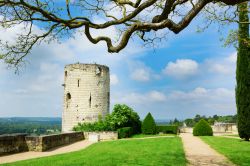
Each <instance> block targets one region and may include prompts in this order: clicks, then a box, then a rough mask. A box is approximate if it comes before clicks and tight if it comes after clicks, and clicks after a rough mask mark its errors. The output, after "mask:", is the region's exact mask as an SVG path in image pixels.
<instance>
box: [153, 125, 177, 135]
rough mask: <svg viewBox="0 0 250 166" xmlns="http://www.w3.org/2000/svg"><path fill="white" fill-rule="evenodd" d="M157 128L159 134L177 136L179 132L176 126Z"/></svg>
mask: <svg viewBox="0 0 250 166" xmlns="http://www.w3.org/2000/svg"><path fill="white" fill-rule="evenodd" d="M156 128H157V132H163V133H171V134H177V132H178V126H176V125H169V126H156Z"/></svg>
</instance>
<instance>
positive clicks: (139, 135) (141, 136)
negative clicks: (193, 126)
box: [131, 134, 177, 138]
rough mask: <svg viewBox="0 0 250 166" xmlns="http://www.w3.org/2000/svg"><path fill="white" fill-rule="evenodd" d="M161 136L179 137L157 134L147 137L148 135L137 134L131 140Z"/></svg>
mask: <svg viewBox="0 0 250 166" xmlns="http://www.w3.org/2000/svg"><path fill="white" fill-rule="evenodd" d="M161 136H177V135H176V134H156V135H147V134H136V135H133V136H132V137H131V138H145V137H161Z"/></svg>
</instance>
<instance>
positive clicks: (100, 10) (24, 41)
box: [0, 0, 247, 66]
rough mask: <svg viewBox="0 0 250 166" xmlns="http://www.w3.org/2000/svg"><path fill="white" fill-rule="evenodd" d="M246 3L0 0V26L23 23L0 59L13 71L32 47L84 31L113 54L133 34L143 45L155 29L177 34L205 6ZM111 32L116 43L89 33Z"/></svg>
mask: <svg viewBox="0 0 250 166" xmlns="http://www.w3.org/2000/svg"><path fill="white" fill-rule="evenodd" d="M246 1H247V0H74V1H73V0H72V1H70V0H65V1H57V0H0V20H1V23H0V26H1V27H3V28H5V29H8V28H11V27H13V26H15V25H19V24H24V25H25V27H26V30H25V32H22V33H19V34H18V37H17V38H16V42H15V43H10V42H5V41H1V42H0V44H1V46H0V47H1V50H2V51H1V53H0V59H3V60H4V61H5V62H6V63H7V64H10V65H14V66H18V65H19V64H20V63H21V62H22V61H23V60H24V57H25V56H26V55H27V54H29V53H30V51H31V49H32V48H33V47H34V46H35V45H36V44H39V43H41V42H42V41H47V42H50V41H51V40H52V39H62V38H64V37H65V35H69V36H70V35H72V33H73V32H74V31H75V30H80V31H81V32H83V33H84V34H85V36H86V37H87V39H88V40H89V41H90V42H92V43H94V44H96V43H99V42H101V41H103V42H105V43H106V45H107V49H108V52H110V53H117V52H119V51H121V50H122V49H124V48H125V47H126V45H127V44H128V42H129V40H130V39H131V37H132V36H133V35H136V36H138V37H139V39H141V40H142V41H143V42H148V43H153V42H154V40H155V39H157V38H160V37H159V36H156V35H155V33H156V31H158V30H163V29H164V30H165V29H166V30H169V31H171V32H173V33H176V34H177V33H179V32H180V31H182V30H183V29H185V28H186V27H187V26H188V25H189V24H190V22H191V21H192V20H193V19H194V18H195V17H196V16H197V15H198V14H199V13H200V12H201V11H202V10H203V9H204V8H205V7H206V6H208V5H209V4H212V3H214V4H216V3H222V4H225V5H236V4H239V3H241V2H246ZM98 18H99V19H98ZM100 20H101V21H100ZM37 27H39V30H37ZM110 27H115V29H117V30H118V32H119V33H118V38H117V39H112V37H111V36H105V35H100V36H97V37H94V36H93V34H92V33H91V31H92V30H101V29H107V28H110ZM163 37H165V36H164V35H163Z"/></svg>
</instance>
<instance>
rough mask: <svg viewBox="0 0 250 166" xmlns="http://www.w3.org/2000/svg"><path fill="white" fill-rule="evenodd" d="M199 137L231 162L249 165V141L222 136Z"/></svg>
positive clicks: (243, 165)
mask: <svg viewBox="0 0 250 166" xmlns="http://www.w3.org/2000/svg"><path fill="white" fill-rule="evenodd" d="M200 138H201V139H202V140H203V141H205V142H206V143H207V144H209V145H210V146H211V147H212V148H214V149H215V150H216V151H218V152H219V153H221V154H223V155H225V156H226V157H227V158H228V159H230V160H231V161H232V162H233V163H235V164H237V165H239V166H249V165H250V142H246V141H242V140H239V139H234V138H223V137H200Z"/></svg>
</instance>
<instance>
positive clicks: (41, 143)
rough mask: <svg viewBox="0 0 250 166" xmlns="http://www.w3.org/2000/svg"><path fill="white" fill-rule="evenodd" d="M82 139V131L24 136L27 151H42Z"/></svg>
mask: <svg viewBox="0 0 250 166" xmlns="http://www.w3.org/2000/svg"><path fill="white" fill-rule="evenodd" d="M83 139H84V135H83V132H73V133H63V134H54V135H45V136H28V137H26V143H27V146H28V149H29V151H37V152H43V151H46V150H49V149H52V148H55V147H58V146H62V145H67V144H70V143H74V142H77V141H80V140H83Z"/></svg>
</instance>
